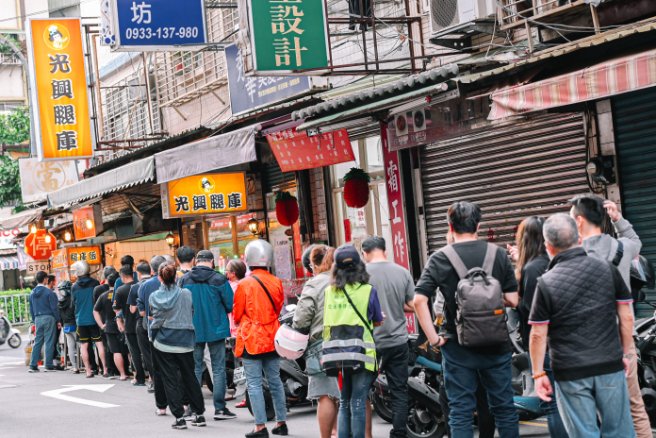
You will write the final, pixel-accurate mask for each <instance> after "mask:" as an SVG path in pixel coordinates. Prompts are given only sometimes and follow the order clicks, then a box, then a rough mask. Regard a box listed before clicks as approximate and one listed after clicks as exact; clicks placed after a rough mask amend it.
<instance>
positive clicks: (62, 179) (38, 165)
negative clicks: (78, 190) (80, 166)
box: [18, 158, 79, 204]
mask: <svg viewBox="0 0 656 438" xmlns="http://www.w3.org/2000/svg"><path fill="white" fill-rule="evenodd" d="M76 163H77V162H76V161H75V160H62V161H39V160H38V158H21V159H20V160H18V168H19V171H20V181H21V195H22V199H23V203H25V204H28V203H31V202H36V201H44V200H45V199H46V195H47V194H48V193H51V192H54V191H56V190H59V189H63V188H64V187H67V186H70V185H71V184H75V183H76V182H78V179H79V178H78V172H77V164H76Z"/></svg>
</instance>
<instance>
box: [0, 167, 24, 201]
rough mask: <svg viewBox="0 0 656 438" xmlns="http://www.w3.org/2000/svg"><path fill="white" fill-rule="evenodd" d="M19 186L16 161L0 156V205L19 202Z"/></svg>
mask: <svg viewBox="0 0 656 438" xmlns="http://www.w3.org/2000/svg"><path fill="white" fill-rule="evenodd" d="M20 201H21V188H20V175H19V172H18V161H16V160H12V159H11V158H9V157H7V156H1V157H0V205H11V204H20Z"/></svg>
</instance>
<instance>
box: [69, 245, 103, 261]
mask: <svg viewBox="0 0 656 438" xmlns="http://www.w3.org/2000/svg"><path fill="white" fill-rule="evenodd" d="M66 250H67V252H68V266H71V265H72V264H73V263H75V262H80V261H84V262H87V263H89V264H90V265H99V264H100V262H101V256H102V252H101V251H100V247H99V246H80V247H77V248H67V249H66Z"/></svg>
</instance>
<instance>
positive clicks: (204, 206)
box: [160, 172, 248, 219]
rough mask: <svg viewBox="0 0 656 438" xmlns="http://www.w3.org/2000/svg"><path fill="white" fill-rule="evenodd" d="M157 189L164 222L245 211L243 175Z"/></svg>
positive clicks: (186, 181) (210, 177)
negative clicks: (184, 217)
mask: <svg viewBox="0 0 656 438" xmlns="http://www.w3.org/2000/svg"><path fill="white" fill-rule="evenodd" d="M160 187H161V194H162V214H163V216H164V218H165V219H170V218H174V217H183V216H201V215H204V214H219V213H237V212H240V211H246V210H248V205H247V203H246V195H247V192H246V175H245V173H244V172H235V173H208V174H203V175H194V176H188V177H186V178H182V179H177V180H174V181H169V182H167V183H166V184H161V185H160Z"/></svg>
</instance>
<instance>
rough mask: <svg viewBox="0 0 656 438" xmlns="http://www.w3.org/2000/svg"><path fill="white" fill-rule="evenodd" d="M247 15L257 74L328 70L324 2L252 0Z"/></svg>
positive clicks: (313, 0) (312, 0)
mask: <svg viewBox="0 0 656 438" xmlns="http://www.w3.org/2000/svg"><path fill="white" fill-rule="evenodd" d="M248 12H249V20H250V31H251V35H252V38H251V44H252V45H253V61H254V65H255V70H256V71H264V72H266V71H275V72H281V71H298V70H307V69H317V68H326V67H328V36H327V32H326V25H327V23H326V16H325V9H324V1H323V0H250V1H249V2H248Z"/></svg>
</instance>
